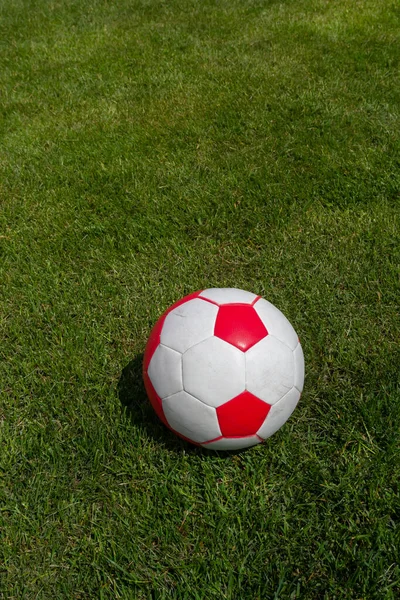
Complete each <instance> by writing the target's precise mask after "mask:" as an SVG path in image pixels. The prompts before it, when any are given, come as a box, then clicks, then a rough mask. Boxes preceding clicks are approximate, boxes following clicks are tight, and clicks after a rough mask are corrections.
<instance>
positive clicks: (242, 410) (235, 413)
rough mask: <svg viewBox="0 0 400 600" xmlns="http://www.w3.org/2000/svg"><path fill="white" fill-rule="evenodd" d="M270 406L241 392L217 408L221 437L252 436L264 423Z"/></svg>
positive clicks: (247, 393)
mask: <svg viewBox="0 0 400 600" xmlns="http://www.w3.org/2000/svg"><path fill="white" fill-rule="evenodd" d="M270 408H271V406H270V405H269V404H267V403H266V402H264V401H263V400H260V398H257V396H254V395H253V394H251V393H250V392H243V393H242V394H239V396H236V398H233V399H232V400H229V402H225V404H222V405H221V406H219V407H218V408H217V409H216V410H217V416H218V421H219V427H220V429H221V433H222V435H224V436H225V437H245V436H247V435H254V434H255V433H257V431H258V430H259V429H260V427H261V425H262V424H263V423H264V420H265V417H266V416H267V414H268V413H269V411H270Z"/></svg>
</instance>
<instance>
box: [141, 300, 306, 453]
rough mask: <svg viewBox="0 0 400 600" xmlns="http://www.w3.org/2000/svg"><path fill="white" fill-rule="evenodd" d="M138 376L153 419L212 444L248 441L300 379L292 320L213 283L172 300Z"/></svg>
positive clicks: (282, 416) (263, 432)
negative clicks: (141, 374)
mask: <svg viewBox="0 0 400 600" xmlns="http://www.w3.org/2000/svg"><path fill="white" fill-rule="evenodd" d="M143 376H144V382H145V387H146V391H147V394H148V396H149V399H150V402H151V404H152V405H153V407H154V410H155V411H156V413H157V415H158V416H159V417H160V419H161V421H162V422H163V423H164V424H165V425H167V427H169V428H170V429H172V431H174V432H175V433H177V434H178V435H179V436H180V437H182V438H184V439H185V440H188V441H190V442H192V443H193V444H197V445H201V446H204V447H206V448H210V449H213V450H236V449H239V448H246V447H248V446H254V445H255V444H258V443H259V442H263V441H264V440H265V439H266V438H268V437H270V436H271V435H272V434H273V433H275V432H276V431H277V430H278V429H279V428H280V427H281V426H282V425H283V424H284V423H285V421H286V420H287V419H288V418H289V417H290V415H291V414H292V412H293V410H294V409H295V407H296V404H297V402H298V401H299V398H300V395H301V392H302V389H303V383H304V357H303V351H302V348H301V345H300V342H299V339H298V337H297V334H296V332H295V330H294V329H293V327H292V325H291V324H290V323H289V321H288V320H287V319H286V317H285V316H284V315H283V314H282V313H281V312H280V311H279V310H278V309H277V308H276V307H275V306H274V305H273V304H271V303H270V302H268V301H267V300H264V299H263V298H260V296H256V295H255V294H252V293H251V292H246V291H244V290H239V289H234V288H213V289H207V290H203V291H199V292H195V293H194V294H191V295H190V296H186V297H185V298H182V300H180V301H179V302H177V303H176V304H173V305H172V306H171V307H170V308H169V309H168V310H167V311H166V312H165V313H164V314H163V315H162V316H161V317H160V319H159V320H158V321H157V323H156V325H155V326H154V328H153V331H152V332H151V335H150V338H149V341H148V343H147V346H146V351H145V354H144V364H143Z"/></svg>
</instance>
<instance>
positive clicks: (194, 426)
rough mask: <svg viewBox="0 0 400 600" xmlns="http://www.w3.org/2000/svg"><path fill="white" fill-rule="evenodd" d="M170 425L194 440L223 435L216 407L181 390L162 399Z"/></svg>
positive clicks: (204, 440)
mask: <svg viewBox="0 0 400 600" xmlns="http://www.w3.org/2000/svg"><path fill="white" fill-rule="evenodd" d="M162 406H163V410H164V414H165V416H166V418H167V421H168V423H169V425H170V426H171V427H172V429H174V430H175V431H177V432H178V433H180V434H181V435H183V436H184V437H185V438H189V439H190V440H193V441H194V442H199V443H201V442H206V441H208V440H209V439H214V438H218V437H220V436H221V430H220V428H219V424H218V418H217V413H216V410H215V408H212V407H211V406H208V405H207V404H204V402H201V400H198V399H197V398H194V396H191V395H190V394H188V393H187V392H179V393H178V394H174V395H173V396H169V397H168V398H164V400H163V401H162Z"/></svg>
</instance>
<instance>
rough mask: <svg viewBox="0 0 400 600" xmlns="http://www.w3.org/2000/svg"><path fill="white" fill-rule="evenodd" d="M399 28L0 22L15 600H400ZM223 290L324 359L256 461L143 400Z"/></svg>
mask: <svg viewBox="0 0 400 600" xmlns="http://www.w3.org/2000/svg"><path fill="white" fill-rule="evenodd" d="M399 16H400V13H399V10H398V8H397V5H396V4H395V3H392V2H377V1H376V0H374V1H372V0H367V1H363V2H354V1H353V2H350V1H348V0H338V1H337V2H334V3H332V2H326V1H323V0H313V1H312V2H302V1H294V0H292V1H289V0H288V1H282V2H274V1H269V2H268V1H261V0H258V1H253V2H252V1H249V2H246V3H241V2H239V1H233V2H232V1H231V2H227V1H225V0H222V1H221V2H215V1H213V2H212V1H211V0H209V1H206V2H201V3H200V2H197V1H195V0H189V1H185V2H183V1H178V0H174V1H172V2H169V3H165V2H161V1H155V0H148V1H141V2H139V1H132V2H131V1H130V2H128V1H123V0H118V1H117V2H114V3H108V2H103V1H93V0H91V1H89V0H85V2H64V1H60V2H54V3H48V2H44V1H43V0H37V1H31V2H28V1H22V0H21V1H20V2H10V1H9V0H7V1H5V2H3V3H2V6H1V7H0V51H1V55H0V57H1V58H0V61H1V70H0V79H1V85H0V106H1V114H0V117H1V118H0V135H1V143H0V197H1V202H2V211H1V215H0V220H1V225H2V231H1V233H0V242H1V286H2V294H1V298H2V300H1V306H2V310H1V336H2V344H1V348H0V352H1V359H2V360H1V364H0V369H1V382H2V384H1V388H2V396H1V401H0V438H1V439H0V443H1V450H0V452H1V460H0V498H1V512H0V528H1V529H0V530H1V533H0V535H1V544H0V597H4V598H7V599H11V598H16V599H18V600H19V599H21V598H29V599H30V598H48V597H50V596H54V597H56V598H57V597H60V598H63V597H68V598H126V599H130V598H138V599H147V598H153V599H163V598H178V599H186V598H188V599H192V598H193V599H203V598H227V599H228V598H229V599H237V598H246V599H247V598H249V599H250V598H251V599H253V598H254V599H256V598H260V599H266V598H274V599H286V598H291V599H294V598H306V599H308V598H310V599H311V598H313V599H314V598H315V599H319V598H325V599H327V600H331V599H333V598H340V599H342V598H354V599H357V600H359V599H360V598H363V599H364V598H365V599H370V598H377V599H378V598H379V599H381V598H385V599H386V598H387V599H389V600H390V599H395V598H397V597H398V595H399V593H400V570H399V544H400V535H399V516H400V497H399V476H400V467H399V450H398V449H399V442H400V439H399V437H400V434H399V431H400V423H399V404H400V398H399V396H400V394H399V376H398V374H399V365H400V352H399V343H398V342H399V339H400V335H399V334H400V327H399V319H398V298H399V264H400V251H399V248H400V245H399V242H400V240H399V226H400V223H399V205H398V202H399V131H400V128H399V111H398V107H399V100H400V98H399V89H400V87H399V80H398V73H399V70H398V66H399V65H398V51H397V47H398V42H399V39H398V38H399ZM212 286H221V287H222V286H235V287H242V288H244V289H249V290H251V291H254V292H256V293H258V294H261V295H264V296H265V297H267V298H268V299H269V300H270V301H271V302H273V303H274V304H276V305H277V306H278V307H279V308H280V309H281V310H282V311H283V312H284V313H285V314H286V315H287V316H288V318H289V319H290V320H291V322H292V323H293V324H294V326H295V328H296V330H297V331H298V333H299V335H300V337H301V340H302V344H303V347H304V351H305V357H306V383H305V391H304V394H303V397H302V401H301V404H300V405H299V407H298V409H297V411H296V412H295V414H294V415H293V417H292V418H291V419H290V421H289V422H288V423H287V424H286V425H285V427H283V428H282V430H281V431H280V432H278V433H277V434H276V435H275V436H274V437H273V438H271V439H270V440H268V441H267V442H266V443H265V444H264V445H263V446H261V447H256V448H253V449H250V450H249V451H247V452H242V453H239V454H226V455H224V454H216V453H209V452H206V451H201V450H198V449H197V448H191V447H189V446H188V445H186V444H185V443H183V442H181V441H179V440H178V439H177V438H175V437H174V436H173V435H172V434H170V433H169V432H168V431H166V430H165V429H164V428H163V427H162V426H161V425H160V424H159V423H158V422H157V420H156V418H155V416H154V415H153V413H152V411H151V408H150V407H149V405H148V404H147V402H146V400H145V394H144V391H143V386H142V383H141V377H140V357H141V354H142V352H143V348H144V345H145V343H146V339H147V336H148V334H149V331H150V329H151V326H152V324H153V323H154V322H155V320H156V319H157V318H158V316H159V314H160V313H161V312H162V311H163V310H164V309H165V308H166V307H167V306H168V305H169V304H171V303H172V302H173V301H175V300H176V299H177V298H179V297H180V296H182V295H184V294H186V293H189V292H191V291H193V290H195V289H199V288H202V287H212ZM125 405H128V410H125V408H124V406H125Z"/></svg>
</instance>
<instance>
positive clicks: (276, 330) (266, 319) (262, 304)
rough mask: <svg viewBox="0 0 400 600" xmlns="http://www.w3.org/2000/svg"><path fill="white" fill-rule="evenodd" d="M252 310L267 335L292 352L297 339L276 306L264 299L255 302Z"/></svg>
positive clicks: (288, 322) (289, 324)
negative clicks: (276, 339) (283, 344)
mask: <svg viewBox="0 0 400 600" xmlns="http://www.w3.org/2000/svg"><path fill="white" fill-rule="evenodd" d="M254 308H255V310H256V312H257V314H258V316H259V317H260V319H261V321H262V322H263V323H264V325H265V327H266V329H267V331H268V333H269V334H270V335H273V336H275V337H276V338H278V340H280V341H281V342H284V343H285V344H286V345H287V346H289V348H291V350H294V349H295V348H296V346H297V344H298V341H299V338H298V335H297V333H296V332H295V330H294V329H293V327H292V325H291V323H290V321H288V320H287V318H286V317H285V315H284V314H283V313H281V311H280V310H279V309H278V308H276V306H274V305H273V304H271V302H268V300H264V298H260V299H259V300H257V302H256V303H255V304H254Z"/></svg>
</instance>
